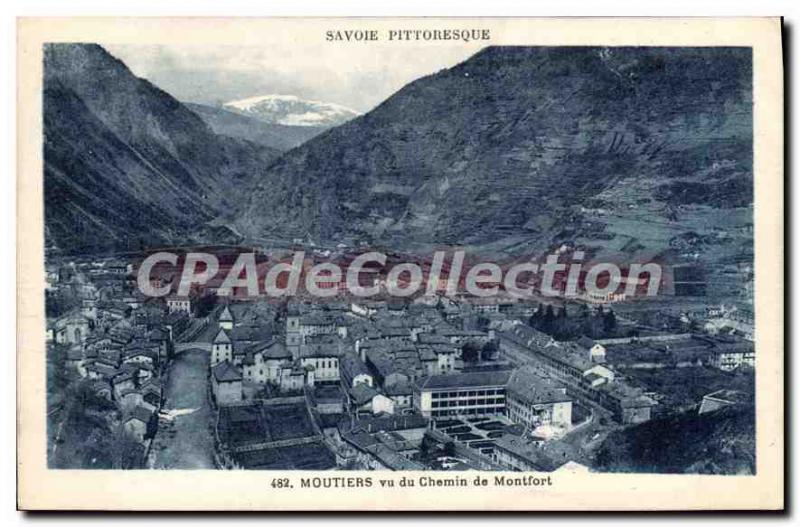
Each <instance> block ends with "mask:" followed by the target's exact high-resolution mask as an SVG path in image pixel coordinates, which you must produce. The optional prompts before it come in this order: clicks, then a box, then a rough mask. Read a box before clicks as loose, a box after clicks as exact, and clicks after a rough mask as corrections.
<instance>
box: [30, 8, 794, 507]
mask: <svg viewBox="0 0 800 527" xmlns="http://www.w3.org/2000/svg"><path fill="white" fill-rule="evenodd" d="M18 33H19V34H18V39H19V64H18V67H19V84H18V92H19V104H18V123H19V124H18V145H19V173H18V189H19V196H18V200H19V205H20V206H19V218H18V225H19V227H18V228H19V237H18V239H19V246H18V270H19V271H18V272H19V274H18V276H19V282H18V313H19V319H18V333H19V336H18V342H19V345H18V346H19V347H18V401H17V405H18V439H19V442H18V445H19V446H18V471H19V480H18V481H19V483H18V485H19V487H18V503H19V507H20V508H22V509H29V510H31V509H55V510H67V509H80V510H95V509H102V510H349V511H362V510H455V511H459V510H461V511H464V510H498V511H502V510H509V511H510V510H705V509H711V510H726V509H727V510H730V509H772V510H774V509H781V508H783V499H784V498H783V473H784V472H783V469H784V467H783V462H784V459H783V448H784V441H783V404H784V402H783V373H784V372H783V352H784V348H783V287H784V284H783V208H782V206H783V205H782V204H783V199H784V198H783V148H784V147H783V71H782V39H781V21H780V20H779V19H768V18H761V19H736V18H731V19H610V18H609V19H577V18H576V19H525V18H514V19H503V18H490V19H468V18H452V19H447V18H424V19H414V18H398V19H380V18H376V19H369V18H363V19H347V18H329V19H325V18H319V19H302V18H274V19H243V18H238V19H237V18H230V19H224V18H221V19H213V18H207V19H203V18H186V19H183V18H164V19H159V18H148V19H144V18H78V19H74V18H27V19H20V20H19V23H18Z"/></svg>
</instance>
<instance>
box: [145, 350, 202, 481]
mask: <svg viewBox="0 0 800 527" xmlns="http://www.w3.org/2000/svg"><path fill="white" fill-rule="evenodd" d="M207 383H208V352H207V351H204V350H200V349H192V350H187V351H185V352H182V353H181V354H180V355H178V357H176V358H175V359H174V360H173V361H172V365H171V366H170V375H169V381H168V383H167V386H166V391H165V394H166V404H165V405H164V408H163V409H162V411H161V416H160V418H159V423H158V433H157V434H156V439H155V443H154V445H153V452H154V457H153V463H152V467H153V468H157V469H158V468H171V469H213V468H215V467H214V461H213V459H214V458H213V452H214V440H213V424H214V414H213V412H212V410H211V407H210V406H209V402H208V387H207Z"/></svg>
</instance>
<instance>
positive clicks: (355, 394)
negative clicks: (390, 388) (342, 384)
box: [348, 382, 378, 406]
mask: <svg viewBox="0 0 800 527" xmlns="http://www.w3.org/2000/svg"><path fill="white" fill-rule="evenodd" d="M348 392H349V393H350V397H352V398H353V401H354V402H355V403H356V404H357V405H358V406H361V405H362V404H366V403H368V402H370V401H371V400H372V399H373V398H374V397H375V396H376V395H378V391H377V390H376V389H375V388H373V387H371V386H370V385H369V384H367V383H363V382H362V383H359V384H356V385H355V386H353V387H352V388H350V389H349V390H348Z"/></svg>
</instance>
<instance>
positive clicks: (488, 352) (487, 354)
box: [481, 340, 497, 360]
mask: <svg viewBox="0 0 800 527" xmlns="http://www.w3.org/2000/svg"><path fill="white" fill-rule="evenodd" d="M496 354H497V342H495V341H494V340H490V341H488V342H486V344H484V345H483V349H482V350H481V358H482V359H483V360H492V359H493V358H494V356H495V355H496Z"/></svg>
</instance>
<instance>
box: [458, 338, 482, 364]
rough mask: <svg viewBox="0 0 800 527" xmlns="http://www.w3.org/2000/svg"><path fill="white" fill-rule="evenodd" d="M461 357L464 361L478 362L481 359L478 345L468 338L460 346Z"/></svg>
mask: <svg viewBox="0 0 800 527" xmlns="http://www.w3.org/2000/svg"><path fill="white" fill-rule="evenodd" d="M461 359H462V360H463V361H464V362H478V361H480V360H481V356H480V347H479V346H478V344H477V343H476V342H474V341H472V340H468V341H467V342H465V343H464V345H462V346H461Z"/></svg>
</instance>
